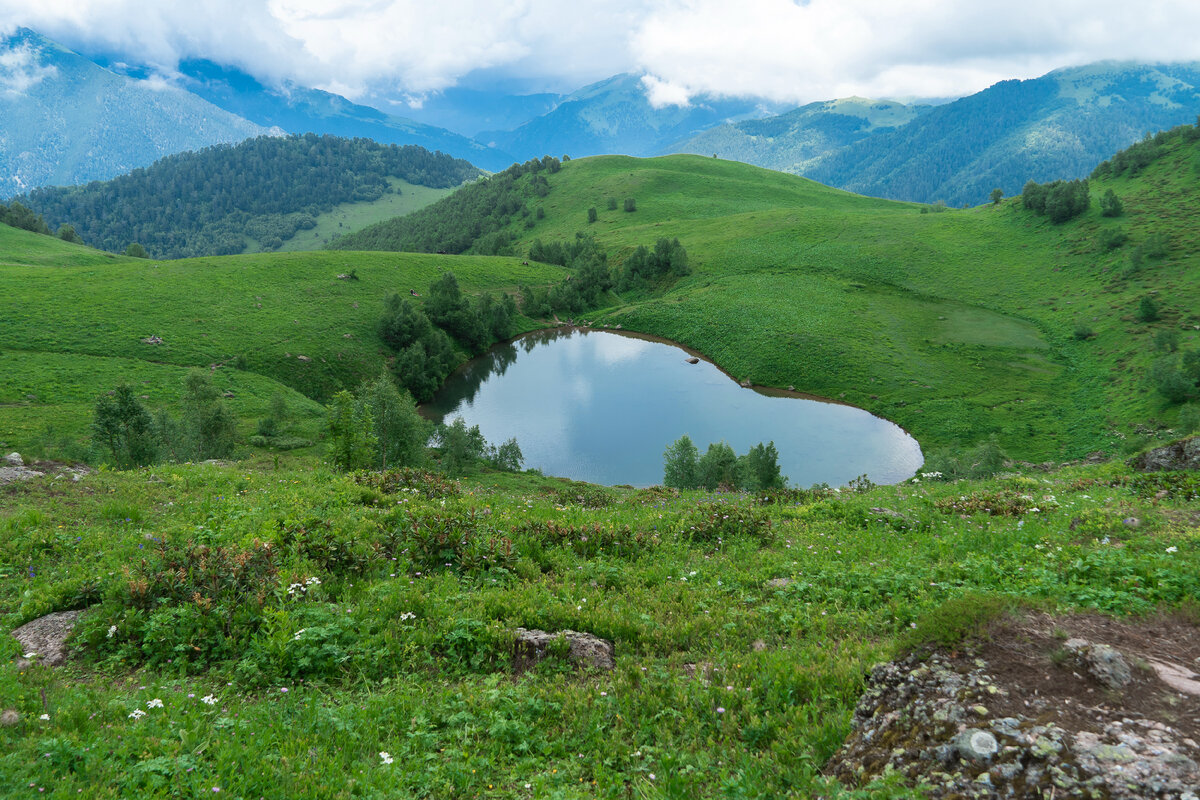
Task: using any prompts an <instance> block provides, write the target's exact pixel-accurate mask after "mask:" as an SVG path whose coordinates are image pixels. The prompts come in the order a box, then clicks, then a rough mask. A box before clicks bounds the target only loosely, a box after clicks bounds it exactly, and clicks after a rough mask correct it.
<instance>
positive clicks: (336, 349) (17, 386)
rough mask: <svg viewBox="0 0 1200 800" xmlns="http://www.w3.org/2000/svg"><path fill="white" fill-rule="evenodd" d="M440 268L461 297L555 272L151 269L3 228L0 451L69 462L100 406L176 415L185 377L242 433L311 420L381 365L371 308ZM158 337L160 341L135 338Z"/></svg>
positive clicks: (372, 259)
mask: <svg viewBox="0 0 1200 800" xmlns="http://www.w3.org/2000/svg"><path fill="white" fill-rule="evenodd" d="M445 270H450V271H452V272H454V274H455V276H456V277H457V278H458V280H459V283H460V285H461V286H462V287H463V290H464V291H466V292H469V293H478V292H483V291H493V292H496V291H509V292H512V291H514V290H515V288H516V286H517V284H518V283H523V282H531V283H539V282H546V283H548V282H552V281H554V280H557V279H559V278H560V277H561V275H562V274H564V273H563V270H562V269H561V268H559V267H554V266H544V265H538V264H533V265H529V266H522V264H521V262H520V261H519V260H518V259H513V258H467V257H455V256H434V255H423V254H399V253H329V252H320V253H260V254H253V255H240V256H226V257H220V258H203V259H187V260H182V261H154V260H146V259H134V258H125V257H124V256H113V255H111V254H107V253H101V252H99V251H95V250H91V249H89V248H86V247H82V246H78V245H70V244H67V243H65V242H61V241H59V240H57V239H54V238H51V237H47V236H38V235H36V234H31V233H28V232H26V231H20V230H16V229H13V228H9V227H7V226H0V319H3V320H4V322H3V324H0V364H3V365H4V368H3V369H0V442H3V443H4V446H5V447H7V448H9V450H12V449H17V450H21V451H22V452H29V453H32V454H34V455H36V454H39V453H41V452H45V453H48V454H58V455H62V456H70V457H77V454H78V453H79V452H81V451H82V450H83V448H84V441H83V440H81V439H80V436H83V435H85V434H86V432H87V429H88V426H89V425H90V421H91V419H90V416H91V409H92V408H94V406H95V402H96V398H97V397H98V396H99V395H101V394H102V393H104V392H106V391H108V390H110V389H112V388H113V387H114V386H115V385H116V384H117V383H120V382H127V383H129V384H130V385H133V386H135V388H137V387H143V390H141V391H139V392H138V394H139V395H147V396H148V397H147V398H145V400H144V402H145V403H146V404H147V405H148V407H150V408H159V407H173V405H174V404H175V403H176V402H177V401H178V398H179V396H180V393H181V391H182V379H183V376H184V375H185V374H186V372H187V369H189V368H194V367H202V368H208V369H211V370H212V371H213V376H214V382H215V384H216V385H217V388H219V389H221V390H222V391H228V392H231V393H232V394H233V395H234V396H233V398H231V399H230V402H231V405H232V410H233V411H234V412H235V413H236V414H237V415H238V416H239V417H241V418H242V420H243V427H244V428H249V427H251V426H252V425H253V418H254V417H255V416H256V415H260V414H261V411H260V410H259V407H260V406H262V405H263V403H264V402H265V399H266V398H269V397H270V396H271V395H272V394H273V393H274V392H276V391H280V392H283V393H284V394H285V395H287V396H288V397H289V398H290V400H289V404H294V405H296V407H297V408H303V409H306V412H305V413H313V409H314V408H316V407H317V405H316V404H317V402H319V401H323V400H325V399H327V398H328V396H329V395H330V394H332V393H333V392H334V391H336V390H337V389H339V388H341V387H342V386H350V387H354V386H356V385H357V384H358V383H359V382H360V381H361V380H363V379H364V378H368V377H375V376H376V375H378V374H379V371H380V370H381V369H382V368H383V366H384V364H385V358H386V356H387V353H386V351H385V350H383V349H382V345H381V343H380V341H379V338H378V334H377V330H376V328H377V323H378V320H379V317H380V316H381V314H382V312H383V301H384V298H385V297H386V296H388V295H390V294H392V293H396V292H398V293H400V294H402V295H407V294H408V291H409V290H410V289H411V290H415V291H417V292H419V293H422V294H423V293H425V291H426V290H427V288H428V286H429V284H431V283H432V282H433V281H435V280H437V278H438V277H439V276H440V275H441V274H442V273H443V272H444V271H445ZM351 272H353V273H354V275H355V276H356V278H357V279H355V280H347V279H340V278H339V277H338V276H339V275H349V274H350V273H351ZM518 324H519V326H520V327H522V329H529V328H530V327H533V326H534V325H535V324H536V323H534V322H533V321H531V320H519V321H518ZM155 336H158V337H160V338H161V339H162V343H161V344H148V343H145V342H143V341H142V340H143V339H147V338H150V337H155ZM317 432H319V431H316V430H314V431H312V432H311V433H314V434H315V433H317Z"/></svg>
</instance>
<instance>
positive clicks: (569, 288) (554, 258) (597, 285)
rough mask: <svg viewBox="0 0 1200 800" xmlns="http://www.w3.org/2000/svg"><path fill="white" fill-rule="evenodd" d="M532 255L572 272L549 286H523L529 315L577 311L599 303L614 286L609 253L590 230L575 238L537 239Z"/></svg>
mask: <svg viewBox="0 0 1200 800" xmlns="http://www.w3.org/2000/svg"><path fill="white" fill-rule="evenodd" d="M529 257H530V258H531V259H533V260H535V261H541V262H543V263H546V264H558V265H559V266H562V267H568V268H570V269H571V270H573V274H571V275H568V276H567V278H566V279H565V280H563V281H560V282H559V283H556V284H554V285H553V286H550V287H548V288H544V289H541V288H531V287H529V286H521V287H520V292H521V305H522V310H523V311H524V312H525V314H526V316H530V317H549V316H550V315H551V314H555V313H558V312H560V311H561V312H570V313H576V312H579V311H583V310H584V309H588V308H595V307H596V306H598V305H599V304H600V298H601V297H603V295H604V293H605V292H607V291H609V290H610V289H612V288H613V277H612V272H611V271H610V270H609V267H608V253H606V252H604V251H603V250H601V249H600V246H599V245H598V244H596V239H595V237H593V236H592V235H591V234H584V233H576V234H575V239H574V241H570V242H551V243H550V244H548V245H547V244H544V243H543V242H542V240H541V239H535V240H534V241H533V244H532V245H531V246H530V248H529Z"/></svg>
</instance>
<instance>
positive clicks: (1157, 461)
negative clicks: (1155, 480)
mask: <svg viewBox="0 0 1200 800" xmlns="http://www.w3.org/2000/svg"><path fill="white" fill-rule="evenodd" d="M1129 466H1131V467H1133V468H1134V469H1136V470H1140V471H1142V472H1163V471H1166V470H1200V436H1191V437H1189V438H1187V439H1180V440H1179V441H1176V442H1171V443H1170V444H1167V445H1163V446H1162V447H1156V448H1154V449H1153V450H1147V451H1146V452H1145V453H1141V454H1139V455H1137V456H1134V457H1133V458H1131V459H1130V460H1129Z"/></svg>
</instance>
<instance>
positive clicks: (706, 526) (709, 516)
mask: <svg viewBox="0 0 1200 800" xmlns="http://www.w3.org/2000/svg"><path fill="white" fill-rule="evenodd" d="M680 533H681V535H682V536H683V537H684V538H685V539H690V540H692V541H697V542H715V543H718V544H719V543H722V542H724V541H725V540H727V539H733V538H737V537H747V538H750V539H753V540H755V541H757V542H759V543H760V544H768V543H769V542H771V540H772V539H773V538H774V531H773V530H772V526H771V518H770V517H769V516H767V515H766V514H764V513H763V512H761V511H758V510H756V509H753V508H744V507H742V506H735V505H728V504H724V503H707V504H704V505H701V506H700V507H699V508H697V509H696V510H695V511H694V512H692V513H691V514H690V515H688V516H687V517H685V518H684V519H683V524H682V527H681V529H680Z"/></svg>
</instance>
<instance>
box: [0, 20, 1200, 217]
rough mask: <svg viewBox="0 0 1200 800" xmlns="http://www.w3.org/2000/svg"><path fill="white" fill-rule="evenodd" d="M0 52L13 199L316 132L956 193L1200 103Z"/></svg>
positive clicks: (1157, 81) (21, 36)
mask: <svg viewBox="0 0 1200 800" xmlns="http://www.w3.org/2000/svg"><path fill="white" fill-rule="evenodd" d="M0 56H2V57H0V199H7V198H10V197H13V196H15V195H17V194H21V193H24V192H27V191H30V190H32V189H34V188H37V187H39V186H46V185H62V184H77V183H85V182H87V181H90V180H95V179H107V178H111V177H114V176H116V175H120V174H122V173H124V172H128V171H129V170H131V169H134V168H136V167H141V166H146V165H148V164H150V163H152V162H154V161H155V160H157V159H159V158H161V157H162V156H165V155H170V154H173V153H177V152H181V151H185V150H196V149H200V148H202V147H205V146H207V145H211V144H216V143H232V142H237V141H241V140H242V139H245V138H248V137H251V136H257V135H262V134H264V133H275V134H282V133H285V132H286V133H294V134H300V133H307V132H313V133H318V134H332V135H337V136H343V137H362V138H369V139H373V140H375V141H377V142H380V143H389V144H416V145H420V146H422V147H425V148H427V149H429V150H432V151H441V152H442V153H445V154H447V155H451V156H453V157H455V158H461V159H466V160H468V161H470V162H471V163H472V164H474V165H476V166H479V167H481V168H483V169H485V170H488V171H493V172H494V171H498V170H501V169H504V168H506V167H508V166H509V165H511V164H513V163H514V162H519V161H525V160H527V159H531V158H540V157H541V156H543V155H547V154H549V155H554V156H561V155H570V156H571V157H573V158H574V157H580V156H587V155H596V154H602V153H619V154H625V155H634V156H652V155H660V154H665V153H698V154H701V155H716V156H719V157H722V158H727V159H734V160H738V161H744V162H747V163H751V164H755V165H758V166H763V167H768V168H771V169H776V170H781V171H785V172H792V173H796V174H800V175H804V176H807V177H810V178H812V179H814V180H817V181H820V182H822V183H826V184H829V185H831V186H836V187H839V188H843V189H848V190H850V191H854V192H858V193H860V194H865V195H873V196H879V197H887V198H891V199H897V200H910V201H918V202H934V201H937V200H942V201H945V202H946V203H948V204H950V205H961V204H974V203H981V202H983V201H984V200H986V198H987V196H988V195H989V194H990V192H991V191H992V189H994V188H997V187H998V188H1000V189H1001V190H1002V191H1003V192H1004V193H1005V194H1007V195H1011V194H1015V193H1018V192H1019V191H1020V189H1021V187H1022V186H1023V185H1024V184H1025V182H1026V181H1028V180H1030V179H1033V180H1036V181H1039V182H1045V181H1050V180H1055V179H1060V178H1078V177H1083V176H1085V175H1087V174H1088V173H1089V172H1090V171H1091V170H1092V168H1093V167H1094V166H1095V165H1096V164H1098V163H1099V162H1100V161H1101V160H1103V159H1104V158H1106V157H1108V156H1110V155H1112V154H1113V153H1114V152H1116V151H1118V150H1120V149H1121V148H1123V147H1126V146H1128V145H1129V144H1131V143H1133V142H1135V141H1137V140H1138V139H1140V138H1142V137H1143V136H1144V135H1145V134H1146V133H1149V132H1154V131H1158V130H1162V129H1165V128H1170V127H1173V126H1175V125H1179V124H1181V123H1184V122H1190V121H1192V120H1194V119H1196V117H1197V115H1198V114H1200V62H1196V63H1186V64H1174V65H1146V64H1135V63H1119V62H1102V63H1098V64H1092V65H1089V66H1085V67H1072V68H1068V69H1061V70H1057V71H1055V72H1052V73H1050V74H1048V75H1045V76H1043V77H1041V78H1035V79H1032V80H1025V81H1016V80H1013V81H1002V82H1000V83H998V84H996V85H994V86H992V87H990V88H988V89H985V90H984V91H981V92H978V93H976V94H973V95H970V96H969V97H964V98H961V99H958V100H955V101H953V102H948V103H945V104H942V105H922V104H912V105H909V104H904V103H899V102H892V101H887V100H871V99H866V98H858V97H851V98H844V99H840V100H829V101H825V102H818V103H810V104H808V105H805V106H802V107H800V108H796V109H791V110H785V109H784V108H783V107H781V106H779V105H777V104H772V103H770V102H768V101H764V100H763V99H761V98H753V97H749V98H718V97H706V96H697V97H693V98H691V99H690V101H689V102H688V103H686V104H682V105H665V106H660V107H656V106H654V105H653V104H652V103H651V102H650V99H649V96H648V93H647V88H646V86H645V85H643V79H642V78H641V77H640V76H638V75H631V74H622V75H616V76H613V77H611V78H608V79H606V80H603V81H600V82H598V83H594V84H592V85H590V86H586V87H584V88H582V89H580V90H578V91H576V92H574V93H572V94H570V95H566V96H560V95H557V94H553V93H540V94H530V95H516V94H511V93H507V92H505V91H503V90H496V91H485V90H481V89H470V88H451V89H447V90H445V91H442V92H439V93H434V94H432V95H429V96H427V97H425V98H423V99H422V100H421V101H420V102H419V103H416V102H415V101H414V104H413V105H410V106H407V107H405V109H406V113H408V112H411V117H413V118H409V116H396V115H392V114H389V113H386V112H384V111H380V110H378V109H376V108H372V107H370V106H366V105H361V104H357V103H353V102H351V101H350V100H347V99H346V98H344V97H341V96H339V95H336V94H332V93H329V92H325V91H321V90H318V89H310V88H305V87H301V86H296V85H284V86H281V87H271V86H266V85H264V84H262V83H261V82H260V81H258V80H257V79H255V78H253V77H252V76H250V75H248V74H246V73H244V72H241V71H239V70H237V69H233V68H230V67H228V66H224V65H220V64H215V63H213V62H210V61H200V60H196V61H188V62H184V63H183V64H181V65H179V75H178V76H176V77H174V78H172V79H171V80H166V79H164V78H161V77H156V76H154V75H152V74H151V72H150V71H149V70H147V69H139V68H137V67H132V68H130V67H126V66H125V65H123V64H110V65H108V66H109V67H110V68H104V67H102V66H100V65H98V64H96V63H94V62H92V61H89V60H88V59H86V58H84V57H82V56H80V55H77V54H75V53H73V52H71V51H70V50H67V49H66V48H63V47H61V46H59V45H57V44H55V43H54V42H51V41H50V40H48V39H46V38H44V37H42V36H40V35H38V34H37V33H34V32H33V31H30V30H27V29H18V31H17V32H16V34H14V35H13V36H10V37H8V38H6V39H0ZM114 70H116V71H114ZM118 72H120V73H122V74H118ZM401 106H402V107H404V106H403V105H402V104H401ZM781 112H784V113H781ZM441 125H444V126H446V127H440V126H441ZM455 130H457V131H458V132H457V133H456V132H454V131H455Z"/></svg>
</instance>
